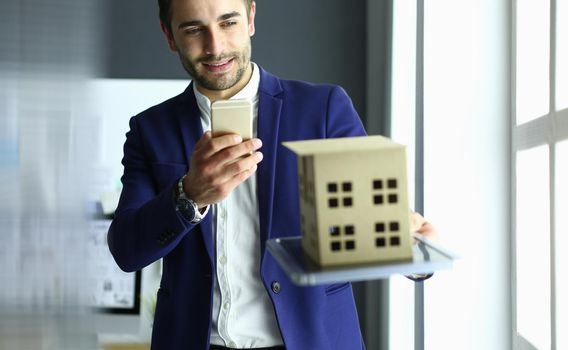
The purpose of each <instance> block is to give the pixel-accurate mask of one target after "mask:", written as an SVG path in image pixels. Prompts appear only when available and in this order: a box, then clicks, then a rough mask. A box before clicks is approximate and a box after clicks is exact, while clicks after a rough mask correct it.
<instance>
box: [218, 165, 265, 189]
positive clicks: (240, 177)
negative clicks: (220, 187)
mask: <svg viewBox="0 0 568 350" xmlns="http://www.w3.org/2000/svg"><path fill="white" fill-rule="evenodd" d="M256 169H258V166H257V165H256V164H254V165H253V166H252V167H250V168H248V169H246V170H244V171H241V172H239V173H237V174H236V175H235V176H233V177H231V178H230V179H229V180H228V181H227V182H226V184H227V185H228V186H229V187H231V188H232V189H234V188H235V187H237V186H238V185H240V184H241V183H243V182H245V181H246V180H247V179H248V178H249V177H251V175H252V174H254V173H255V171H256Z"/></svg>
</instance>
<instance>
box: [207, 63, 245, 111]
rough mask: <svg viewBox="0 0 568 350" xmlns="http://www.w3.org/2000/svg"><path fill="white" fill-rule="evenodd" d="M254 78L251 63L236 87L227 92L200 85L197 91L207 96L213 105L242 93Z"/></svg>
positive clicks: (226, 90)
mask: <svg viewBox="0 0 568 350" xmlns="http://www.w3.org/2000/svg"><path fill="white" fill-rule="evenodd" d="M251 77H252V62H251V63H249V65H248V67H247V70H246V71H245V73H244V74H243V76H242V77H241V80H239V81H238V82H237V83H236V84H235V85H233V86H231V87H230V88H228V89H225V90H209V89H206V88H204V87H202V86H200V85H197V90H198V91H199V92H200V93H202V94H203V95H204V96H206V97H207V98H208V99H209V101H211V103H213V102H215V101H217V100H228V99H230V98H231V97H233V96H235V95H236V94H237V93H238V92H239V91H241V90H242V89H243V88H244V87H245V86H246V85H247V84H248V82H249V81H250V79H251Z"/></svg>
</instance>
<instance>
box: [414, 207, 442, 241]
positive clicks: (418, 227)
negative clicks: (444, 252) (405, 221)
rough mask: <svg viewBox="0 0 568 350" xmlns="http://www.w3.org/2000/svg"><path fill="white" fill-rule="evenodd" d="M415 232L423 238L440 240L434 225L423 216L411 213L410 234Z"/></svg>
mask: <svg viewBox="0 0 568 350" xmlns="http://www.w3.org/2000/svg"><path fill="white" fill-rule="evenodd" d="M414 232H417V233H420V234H421V235H422V236H424V237H426V238H428V239H432V240H436V239H437V238H438V232H436V229H435V228H434V226H432V224H430V223H429V222H428V221H426V219H424V217H422V215H420V214H418V213H415V212H411V213H410V233H411V234H413V233H414Z"/></svg>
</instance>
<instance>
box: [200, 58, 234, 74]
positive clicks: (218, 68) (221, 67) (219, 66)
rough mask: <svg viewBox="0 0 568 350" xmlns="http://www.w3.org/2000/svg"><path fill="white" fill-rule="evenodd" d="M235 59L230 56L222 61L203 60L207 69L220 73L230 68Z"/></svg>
mask: <svg viewBox="0 0 568 350" xmlns="http://www.w3.org/2000/svg"><path fill="white" fill-rule="evenodd" d="M233 60H234V58H229V59H226V60H223V61H220V62H211V63H206V62H202V64H203V66H204V67H205V69H207V70H208V71H210V72H213V73H218V72H224V71H226V70H228V69H229V68H230V67H231V65H232V63H233Z"/></svg>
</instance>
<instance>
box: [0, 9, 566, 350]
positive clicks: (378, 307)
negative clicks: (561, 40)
mask: <svg viewBox="0 0 568 350" xmlns="http://www.w3.org/2000/svg"><path fill="white" fill-rule="evenodd" d="M518 3H520V4H523V3H524V2H523V1H508V0H499V1H495V0H481V1H480V0H460V1H450V0H432V1H428V2H424V1H421V0H414V1H411V0H400V1H398V0H397V1H392V0H391V1H387V0H384V1H376V0H367V1H363V0H362V1H353V2H345V1H339V0H332V1H299V0H292V1H285V2H283V1H275V0H258V11H257V19H256V27H257V32H256V34H255V36H254V38H253V60H254V61H256V62H257V63H259V64H260V65H262V66H263V67H265V68H266V69H267V70H269V71H271V72H273V73H276V74H278V75H280V76H282V77H285V78H291V79H302V80H308V81H313V82H328V83H335V84H339V85H341V86H343V87H344V88H345V89H346V91H347V92H348V93H349V95H350V96H351V97H352V99H353V102H354V105H355V107H356V109H357V111H358V112H359V113H360V115H361V118H362V120H363V121H364V123H365V125H366V126H367V129H368V131H369V132H370V133H373V134H379V133H380V134H386V135H391V136H393V137H394V138H395V139H396V140H398V141H400V142H403V143H406V144H408V145H409V146H410V147H411V149H412V150H413V152H412V160H414V159H416V160H418V162H416V163H413V167H414V168H413V169H416V175H417V176H416V178H414V179H413V184H414V185H415V187H416V198H414V200H415V203H414V204H415V207H416V208H419V209H423V211H424V214H425V216H426V217H427V218H428V220H430V221H431V222H433V223H434V224H435V225H436V227H437V228H438V230H439V231H440V233H441V239H442V242H443V244H444V245H445V246H447V247H449V248H451V249H452V250H453V251H455V252H457V253H458V254H460V255H461V256H462V259H461V260H460V261H459V262H457V263H456V265H455V267H454V268H453V269H452V270H451V271H443V272H439V273H437V274H436V276H435V278H433V279H431V280H429V281H428V282H426V283H425V285H424V291H423V294H422V293H419V292H417V291H416V290H415V286H414V284H413V283H412V282H410V281H408V280H405V279H404V278H403V277H401V278H398V277H393V278H391V279H390V280H389V281H373V282H370V283H358V284H357V285H356V288H355V293H356V299H357V304H358V307H359V313H360V319H361V323H362V326H363V332H364V336H365V339H366V342H367V348H368V349H422V348H426V349H449V348H460V349H509V348H515V349H516V348H521V347H520V346H521V345H519V344H524V343H520V342H522V340H519V339H521V337H520V336H518V334H517V333H518V332H517V330H518V324H517V316H518V315H517V314H516V313H515V312H516V311H515V310H516V309H517V308H519V307H518V305H516V304H515V299H514V298H515V296H516V295H515V290H514V283H515V280H514V278H513V277H512V276H514V275H515V266H514V259H513V256H514V254H515V251H514V245H513V244H512V242H514V236H513V235H512V233H511V232H513V229H514V227H513V226H514V224H513V220H512V219H511V218H512V216H513V211H514V208H513V205H512V203H513V200H512V198H513V197H514V193H513V192H512V184H511V182H512V181H514V177H515V176H514V173H515V171H514V170H515V169H514V167H513V164H514V163H513V160H514V156H513V153H512V149H513V148H514V147H516V146H515V145H516V144H515V143H514V142H513V141H514V140H515V138H514V135H515V134H514V132H513V130H514V129H513V128H512V125H513V126H514V122H512V121H511V120H512V119H511V115H512V113H513V112H514V109H515V108H516V107H515V108H513V104H512V102H511V101H512V100H513V98H514V92H515V89H514V86H513V84H514V82H515V80H514V79H513V76H514V74H513V73H514V72H515V70H514V66H513V65H512V63H513V62H514V61H513V60H512V57H513V51H512V50H513V48H514V45H513V44H514V42H513V34H515V31H514V30H513V29H512V28H514V25H513V24H514V20H515V18H516V17H515V14H516V12H515V11H516V6H517V4H518ZM553 3H554V4H557V5H558V9H561V8H562V7H561V4H562V3H563V2H562V1H554V2H553ZM405 6H407V7H408V8H406V9H405ZM555 6H556V5H555ZM409 8H410V9H412V10H410V11H408V12H405V11H407V10H408V9H409ZM547 9H549V10H551V11H552V10H554V11H555V10H556V7H554V6H553V7H548V8H547ZM559 11H560V10H559ZM529 12H530V11H529ZM545 12H546V11H545ZM532 14H533V16H534V17H535V18H536V16H537V12H534V11H533V13H532ZM539 23H540V22H538V21H534V23H532V22H531V24H532V25H531V26H530V27H531V28H533V29H535V28H539ZM551 23H552V24H551V25H553V24H554V21H553V22H551ZM535 30H536V29H535ZM558 33H559V35H558V36H560V33H561V32H560V31H559V32H558ZM407 37H408V38H410V37H413V39H412V40H414V41H412V40H411V41H412V42H413V43H414V44H413V45H410V46H404V45H403V43H404V42H405V40H406V39H407ZM0 38H1V40H0V79H1V84H0V114H1V115H0V208H1V211H0V235H1V237H2V238H3V240H4V241H3V244H2V245H0V266H2V268H1V269H0V349H13V348H18V349H26V348H30V349H31V348H34V349H94V348H97V347H98V346H99V344H98V343H99V339H98V338H97V333H98V331H99V329H98V328H97V327H99V326H98V325H97V320H96V319H94V318H93V317H91V314H90V313H89V312H87V311H88V307H89V302H90V301H89V300H88V297H87V296H88V295H89V293H88V290H87V289H88V286H89V280H88V276H87V275H86V274H85V273H84V271H85V267H86V265H88V262H87V261H86V260H85V256H86V249H87V248H86V247H87V246H88V243H89V242H88V241H87V239H86V238H85V237H86V236H85V235H83V234H82V233H83V232H85V227H86V226H88V222H89V220H90V217H89V214H90V213H91V210H92V208H91V206H90V205H88V204H86V203H91V202H92V201H93V200H94V199H93V198H92V191H93V187H97V186H99V187H104V186H109V184H108V183H102V182H104V181H102V180H100V179H101V178H104V177H105V174H106V173H105V172H106V171H107V170H105V169H101V168H97V167H95V166H93V160H95V159H96V160H100V159H101V157H103V155H102V154H103V153H104V152H109V151H110V150H108V149H106V148H105V147H109V144H105V142H104V136H105V135H107V134H106V132H107V131H108V130H111V131H112V129H113V124H112V119H111V120H108V119H105V120H104V125H102V122H101V115H100V107H101V106H100V104H101V103H99V101H97V100H96V99H95V101H93V99H92V97H93V96H92V95H93V93H92V92H93V90H92V86H93V85H92V84H95V85H96V86H101V85H97V84H102V83H107V82H109V81H118V80H120V81H122V82H125V81H126V79H134V81H138V82H139V83H142V82H144V81H151V80H155V79H159V80H165V81H167V82H170V81H172V79H173V80H181V81H183V80H184V79H187V77H186V75H185V73H184V71H183V70H182V68H181V67H180V65H179V62H178V58H177V57H176V56H175V55H174V54H172V53H170V52H169V51H168V49H167V46H166V45H165V42H164V41H163V39H162V36H161V33H160V31H159V27H158V20H157V5H156V4H155V1H151V0H146V1H136V2H132V1H126V0H120V1H111V0H105V1H97V2H92V1H87V0H76V1H68V0H53V1H50V2H49V3H45V2H42V1H39V0H22V1H18V2H2V3H1V4H0ZM392 38H395V39H394V40H393V39H392ZM554 38H555V37H554V36H553V37H552V39H551V40H553V39H554ZM541 41H542V40H541ZM544 42H548V41H547V40H544ZM567 42H568V41H567ZM416 44H418V45H416ZM411 47H412V49H411ZM547 57H548V56H547ZM550 57H552V56H550ZM558 61H559V62H560V61H561V60H558ZM565 61H566V60H565ZM535 62H540V61H539V60H536V61H535ZM559 72H560V71H559ZM558 76H559V79H558V80H560V77H561V76H562V75H561V74H560V73H559V74H558ZM407 80H408V82H409V83H408V84H407V85H404V86H403V84H402V83H403V82H405V81H407ZM93 82H94V83H93ZM96 86H95V90H96ZM97 91H98V90H97ZM128 99H129V100H130V101H133V103H134V102H136V103H137V104H138V103H140V102H141V101H134V99H135V97H129V98H128ZM107 101H110V100H107ZM127 102H128V101H126V102H125V103H127ZM112 103H115V102H112ZM112 103H111V102H108V106H115V105H113V104H112ZM515 106H516V105H515ZM113 109H115V111H116V109H118V106H117V107H116V108H114V107H113ZM551 110H554V108H551ZM129 113H130V112H129ZM553 117H554V118H556V116H553ZM124 118H127V116H124ZM554 118H549V119H552V120H556V119H554ZM562 118H564V119H558V120H565V117H564V116H563V117H562ZM117 122H118V121H117ZM120 122H122V120H121V121H120ZM556 125H557V126H558V128H559V129H562V128H563V126H562V125H564V124H562V123H557V124H556ZM529 126H530V125H529ZM523 130H524V129H522V130H521V131H522V132H524V131H523ZM562 130H565V127H564V129H562ZM561 135H565V134H561ZM561 137H564V138H565V136H561ZM112 142H116V140H114V141H112ZM523 147H524V146H523ZM102 150H105V151H104V152H103V151H102ZM116 152H121V150H120V149H117V150H116ZM115 156H116V153H113V154H112V157H115ZM112 157H109V158H108V159H110V158H112ZM558 178H559V177H558ZM97 179H99V180H97ZM110 181H111V182H112V181H113V180H112V179H111V180H110ZM92 182H94V183H92ZM110 186H112V183H111V184H110ZM558 197H560V196H558ZM553 199H554V196H553ZM526 216H531V213H530V212H529V215H526ZM540 230H541V227H539V226H536V230H535V231H540ZM552 257H553V258H554V255H553V256H552ZM539 266H541V265H539ZM561 266H562V265H561V264H560V263H559V264H558V271H561ZM149 275H152V276H153V277H154V278H155V277H156V271H155V269H152V270H151V271H150V272H149ZM544 275H546V274H544ZM534 276H538V278H539V279H538V280H535V281H538V283H536V282H535V285H537V284H538V285H540V284H541V282H543V281H544V280H543V279H542V276H541V274H535V275H534ZM535 278H536V277H535ZM528 281H529V282H530V280H528ZM544 282H546V281H544ZM561 285H562V284H561V283H560V282H559V283H558V284H557V286H561ZM535 288H536V287H535ZM550 288H553V287H550ZM538 291H539V293H540V289H538ZM538 295H539V296H540V295H542V294H538ZM558 295H561V294H560V293H558ZM552 299H553V300H555V299H554V298H552ZM547 300H548V299H546V298H539V299H538V300H535V301H534V302H535V303H538V304H535V305H541V303H545V304H546V303H547ZM548 303H549V304H550V303H552V302H550V301H548ZM142 308H143V309H144V306H143V307H142ZM552 308H553V309H554V307H552ZM541 309H542V308H541ZM417 310H418V311H417ZM520 310H521V311H522V310H523V309H522V308H520ZM561 310H562V309H560V308H558V312H557V314H556V313H555V312H552V316H551V317H549V323H551V322H552V321H550V320H551V319H554V320H556V317H557V316H558V322H561V318H560V316H561V315H562V311H561ZM422 311H423V313H422ZM564 314H565V313H564ZM538 315H540V316H539V317H541V316H542V315H541V314H538ZM555 315H557V316H555ZM122 317H123V315H118V316H116V317H113V318H112V320H113V321H112V322H113V323H112V328H114V330H115V332H116V333H118V334H120V333H124V334H129V336H132V337H136V336H139V334H137V333H138V332H139V331H140V327H139V326H140V325H142V327H146V328H147V327H149V326H150V324H149V320H148V315H144V314H141V315H140V316H139V317H138V319H136V317H134V318H133V317H130V318H122ZM545 318H546V315H545ZM534 319H535V320H540V318H538V317H535V318H534ZM114 322H116V323H114ZM555 322H556V321H554V322H552V324H548V326H547V325H546V324H545V323H542V322H541V324H538V325H537V326H535V327H527V328H524V329H521V331H523V332H525V331H526V329H529V328H530V331H535V332H536V333H538V335H539V336H540V338H539V337H533V338H530V337H528V336H527V337H528V339H531V340H533V341H534V342H536V343H538V344H550V348H553V347H554V346H557V348H561V347H560V346H559V345H557V343H556V342H558V344H561V341H562V340H561V338H558V339H559V340H556V338H555V337H557V336H559V335H560V332H558V334H557V333H556V332H555V331H554V330H553V329H556V328H555V327H558V325H559V324H560V323H558V324H557V323H555ZM527 324H529V325H530V323H527ZM558 329H560V328H558ZM104 331H105V332H108V329H105V330H104ZM530 331H527V332H528V333H526V334H529V333H530ZM519 334H520V333H519ZM542 334H544V337H543V336H542ZM547 334H548V335H549V336H548V338H550V339H554V340H550V339H548V343H547V341H546V339H547ZM550 334H552V335H550ZM132 337H129V338H127V339H129V340H132V339H133V338H132ZM114 339H115V340H116V339H118V338H114ZM535 339H536V340H535ZM543 339H544V340H543ZM119 340H120V339H119ZM533 347H534V348H549V347H548V346H546V345H544V346H533Z"/></svg>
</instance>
